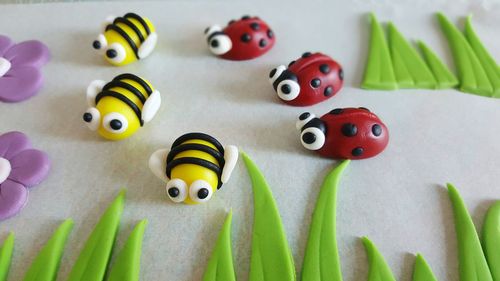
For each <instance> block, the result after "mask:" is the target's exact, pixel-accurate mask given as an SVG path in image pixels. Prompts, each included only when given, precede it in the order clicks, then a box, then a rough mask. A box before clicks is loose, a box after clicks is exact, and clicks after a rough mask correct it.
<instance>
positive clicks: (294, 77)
mask: <svg viewBox="0 0 500 281" xmlns="http://www.w3.org/2000/svg"><path fill="white" fill-rule="evenodd" d="M343 80H344V72H343V70H342V67H341V66H340V65H339V64H338V63H337V62H336V61H334V60H333V59H332V58H330V57H329V56H327V55H324V54H321V53H315V54H312V53H310V52H306V53H304V54H302V57H301V58H299V59H297V60H294V61H292V62H290V64H288V68H287V67H286V66H284V65H280V66H278V67H276V68H274V69H273V70H271V72H270V73H269V82H271V84H272V85H273V88H274V90H275V91H276V93H277V94H278V97H279V98H280V99H281V100H283V101H284V102H285V103H287V104H289V105H295V106H306V105H312V104H316V103H319V102H322V101H324V100H326V99H328V98H331V97H333V96H334V95H335V94H336V93H337V92H338V91H339V90H340V88H342V84H343Z"/></svg>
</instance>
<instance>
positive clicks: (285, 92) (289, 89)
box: [276, 79, 300, 101]
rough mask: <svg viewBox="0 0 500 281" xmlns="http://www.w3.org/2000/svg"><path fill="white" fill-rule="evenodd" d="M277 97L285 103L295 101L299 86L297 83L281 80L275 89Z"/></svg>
mask: <svg viewBox="0 0 500 281" xmlns="http://www.w3.org/2000/svg"><path fill="white" fill-rule="evenodd" d="M276 92H277V93H278V97H279V98H280V99H282V100H285V101H291V100H294V99H296V98H297V97H298V96H299V93H300V86H299V84H298V83H297V82H295V81H293V80H290V79H287V80H283V81H281V82H280V83H279V84H278V87H277V88H276Z"/></svg>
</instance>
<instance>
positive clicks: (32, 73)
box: [0, 35, 50, 102]
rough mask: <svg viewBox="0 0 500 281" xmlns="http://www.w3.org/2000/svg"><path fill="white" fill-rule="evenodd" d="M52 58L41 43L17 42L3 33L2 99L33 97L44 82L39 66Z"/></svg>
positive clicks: (0, 58)
mask: <svg viewBox="0 0 500 281" xmlns="http://www.w3.org/2000/svg"><path fill="white" fill-rule="evenodd" d="M49 58H50V53H49V49H48V48H47V46H45V45H44V44H43V43H42V42H39V41H35V40H31V41H25V42H21V43H18V44H14V42H12V40H10V38H9V37H7V36H3V35H0V101H4V102H19V101H23V100H25V99H28V98H31V97H32V96H34V95H35V94H36V93H37V92H38V91H39V90H40V88H41V87H42V85H43V77H42V73H41V71H40V68H41V67H42V66H43V65H44V64H45V63H47V62H48V61H49Z"/></svg>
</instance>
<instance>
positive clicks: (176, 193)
mask: <svg viewBox="0 0 500 281" xmlns="http://www.w3.org/2000/svg"><path fill="white" fill-rule="evenodd" d="M179 194H180V191H179V189H178V188H177V187H171V188H169V189H168V195H170V197H172V198H175V197H177V196H179Z"/></svg>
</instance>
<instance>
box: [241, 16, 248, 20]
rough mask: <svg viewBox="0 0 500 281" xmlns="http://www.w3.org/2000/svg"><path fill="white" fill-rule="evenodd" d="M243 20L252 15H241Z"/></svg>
mask: <svg viewBox="0 0 500 281" xmlns="http://www.w3.org/2000/svg"><path fill="white" fill-rule="evenodd" d="M241 19H242V20H249V19H250V16H249V15H244V16H242V17H241Z"/></svg>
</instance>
